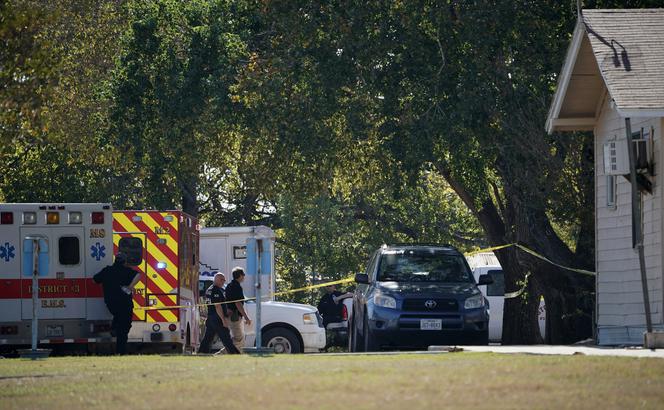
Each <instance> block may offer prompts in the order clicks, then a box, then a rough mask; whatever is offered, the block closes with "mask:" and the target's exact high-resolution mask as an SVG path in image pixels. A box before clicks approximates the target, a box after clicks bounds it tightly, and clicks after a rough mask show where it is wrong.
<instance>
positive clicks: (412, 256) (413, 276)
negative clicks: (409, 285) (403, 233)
mask: <svg viewBox="0 0 664 410" xmlns="http://www.w3.org/2000/svg"><path fill="white" fill-rule="evenodd" d="M378 281H381V282H387V281H395V282H447V283H459V282H462V283H465V282H471V283H472V282H473V275H472V273H471V272H470V270H469V269H468V267H467V266H466V264H465V263H464V259H463V256H461V255H454V254H450V253H449V251H438V250H430V249H421V250H420V249H402V250H388V251H386V252H384V253H383V254H382V255H381V258H380V265H379V266H378Z"/></svg>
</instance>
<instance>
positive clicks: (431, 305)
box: [424, 299, 438, 309]
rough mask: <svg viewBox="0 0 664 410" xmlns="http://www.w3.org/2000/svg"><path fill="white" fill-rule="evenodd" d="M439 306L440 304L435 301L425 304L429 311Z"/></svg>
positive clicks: (428, 301)
mask: <svg viewBox="0 0 664 410" xmlns="http://www.w3.org/2000/svg"><path fill="white" fill-rule="evenodd" d="M437 304H438V303H436V301H435V300H431V299H429V300H427V301H426V302H424V307H426V308H427V309H433V308H435V307H436V305H437Z"/></svg>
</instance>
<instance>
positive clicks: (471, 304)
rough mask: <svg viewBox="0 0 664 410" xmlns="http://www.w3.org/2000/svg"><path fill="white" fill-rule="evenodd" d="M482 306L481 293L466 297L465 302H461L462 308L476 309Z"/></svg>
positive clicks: (482, 296) (482, 298)
mask: <svg viewBox="0 0 664 410" xmlns="http://www.w3.org/2000/svg"><path fill="white" fill-rule="evenodd" d="M482 306H484V295H482V294H481V293H480V294H478V295H475V296H471V297H469V298H468V299H466V302H465V303H464V304H463V308H464V309H477V308H481V307H482Z"/></svg>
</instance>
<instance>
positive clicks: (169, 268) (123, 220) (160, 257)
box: [117, 214, 178, 293]
mask: <svg viewBox="0 0 664 410" xmlns="http://www.w3.org/2000/svg"><path fill="white" fill-rule="evenodd" d="M117 219H118V222H119V223H120V225H122V226H124V227H125V228H130V229H131V230H132V232H141V231H140V229H138V228H137V227H136V225H134V223H133V222H131V221H130V220H129V218H127V216H126V215H124V214H117ZM147 241H148V243H149V244H151V245H152V246H148V247H147V251H148V253H149V254H150V255H151V256H152V257H153V258H155V259H156V260H157V261H163V262H166V272H168V273H169V274H170V275H171V276H172V277H174V278H175V279H176V280H177V277H178V269H177V265H175V264H174V263H173V262H171V260H170V259H168V258H167V257H166V256H165V255H164V254H163V253H162V252H161V250H159V248H158V247H157V244H155V243H152V241H151V240H150V238H147ZM175 255H176V258H177V253H176V254H175ZM177 262H178V261H177V260H176V261H175V263H177ZM154 274H157V276H160V275H161V274H160V273H158V272H156V271H155V270H154V269H153V268H152V267H151V266H150V264H148V275H150V276H149V278H150V280H154V279H155V278H154V276H153V275H154ZM170 291H171V289H167V290H164V293H170Z"/></svg>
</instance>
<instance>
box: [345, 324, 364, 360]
mask: <svg viewBox="0 0 664 410" xmlns="http://www.w3.org/2000/svg"><path fill="white" fill-rule="evenodd" d="M350 329H351V330H350V334H349V335H348V342H349V345H350V346H349V347H350V349H349V350H350V351H351V352H361V351H362V349H363V348H364V342H362V339H361V338H360V332H358V331H357V323H356V322H355V319H353V323H352V324H351V326H350Z"/></svg>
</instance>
